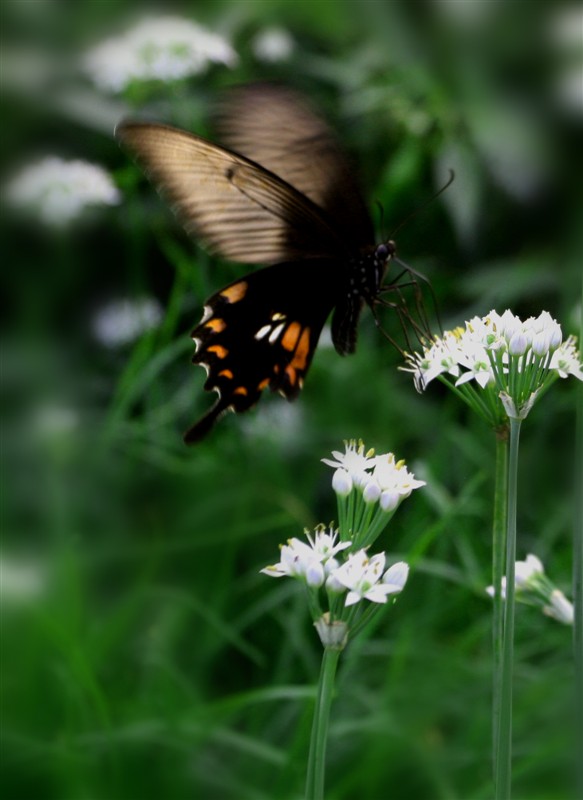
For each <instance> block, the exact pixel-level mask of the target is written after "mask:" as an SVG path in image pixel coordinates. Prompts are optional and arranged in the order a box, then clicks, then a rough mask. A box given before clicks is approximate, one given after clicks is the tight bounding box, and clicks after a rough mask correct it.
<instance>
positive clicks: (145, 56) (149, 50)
mask: <svg viewBox="0 0 583 800" xmlns="http://www.w3.org/2000/svg"><path fill="white" fill-rule="evenodd" d="M211 63H215V64H224V65H226V66H229V67H231V66H233V65H235V64H236V63H237V54H236V53H235V51H234V50H233V48H232V47H231V45H230V44H229V42H228V41H227V40H226V39H224V38H223V37H222V36H220V35H218V34H216V33H212V32H211V31H208V30H206V29H205V28H203V27H202V26H201V25H198V24H197V23H196V22H192V20H189V19H184V18H181V17H176V16H160V17H147V18H144V19H142V20H141V21H140V22H138V23H137V24H136V25H135V27H133V28H132V29H130V30H129V31H128V32H127V33H126V34H125V35H123V36H119V37H116V38H112V39H108V40H107V41H105V42H103V43H102V44H100V45H98V46H97V47H95V48H94V49H93V50H91V52H89V53H88V55H87V56H86V58H85V67H86V69H87V72H88V73H89V74H90V75H91V77H92V79H93V81H94V82H95V83H96V84H97V85H98V86H99V87H100V88H102V89H105V90H107V91H112V92H121V91H123V90H124V89H126V88H127V87H128V86H129V85H130V84H131V83H133V82H134V81H147V80H160V81H173V80H179V79H182V78H187V77H189V76H191V75H199V74H200V73H201V72H203V71H204V70H205V69H206V68H207V67H208V66H209V64H211Z"/></svg>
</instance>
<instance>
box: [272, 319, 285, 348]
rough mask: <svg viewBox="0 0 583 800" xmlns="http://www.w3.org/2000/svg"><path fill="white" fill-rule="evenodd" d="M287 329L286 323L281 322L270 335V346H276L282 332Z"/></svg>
mask: <svg viewBox="0 0 583 800" xmlns="http://www.w3.org/2000/svg"><path fill="white" fill-rule="evenodd" d="M284 328H285V322H280V323H279V325H278V326H277V328H274V329H273V330H272V332H271V333H270V334H269V342H270V344H274V342H276V341H277V340H278V339H279V337H280V336H281V332H282V330H283V329H284Z"/></svg>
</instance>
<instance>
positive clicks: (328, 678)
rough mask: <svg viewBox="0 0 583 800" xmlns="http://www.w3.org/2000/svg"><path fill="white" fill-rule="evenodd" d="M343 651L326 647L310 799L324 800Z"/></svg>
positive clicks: (313, 744) (309, 776)
mask: <svg viewBox="0 0 583 800" xmlns="http://www.w3.org/2000/svg"><path fill="white" fill-rule="evenodd" d="M341 652H342V651H341V650H340V649H338V648H332V647H326V648H324V655H323V656H322V667H321V669H320V678H319V681H318V695H317V698H316V708H315V709H314V721H313V723H312V736H311V740H310V755H309V757H308V774H307V778H306V800H323V798H324V775H325V768H326V742H327V739H328V724H329V722H330V707H331V706H332V695H333V691H334V678H335V676H336V668H337V666H338V660H339V658H340V653H341Z"/></svg>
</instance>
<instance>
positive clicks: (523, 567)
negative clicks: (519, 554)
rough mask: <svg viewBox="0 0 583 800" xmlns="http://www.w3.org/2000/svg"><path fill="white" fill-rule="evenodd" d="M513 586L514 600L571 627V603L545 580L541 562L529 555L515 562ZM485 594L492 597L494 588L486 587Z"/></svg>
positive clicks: (504, 593) (502, 587)
mask: <svg viewBox="0 0 583 800" xmlns="http://www.w3.org/2000/svg"><path fill="white" fill-rule="evenodd" d="M514 586H515V588H516V600H517V601H519V602H522V603H526V604H527V605H534V606H538V607H539V608H541V609H542V610H543V613H544V614H546V615H547V616H548V617H552V618H553V619H556V620H558V621H559V622H562V623H564V624H565V625H572V624H573V619H574V610H573V605H572V603H571V602H570V601H569V600H567V598H566V597H565V595H564V594H563V593H562V592H561V591H559V589H557V588H556V587H555V586H554V584H553V583H552V582H551V581H550V580H549V578H547V576H546V574H545V570H544V567H543V565H542V562H541V560H540V559H539V558H537V557H536V556H534V555H532V554H529V555H528V556H527V557H526V559H525V560H524V561H517V562H516V564H515V567H514ZM486 592H487V593H488V594H489V595H490V597H494V587H493V586H488V588H487V589H486ZM501 596H502V599H503V600H505V599H506V578H505V577H504V578H502V585H501Z"/></svg>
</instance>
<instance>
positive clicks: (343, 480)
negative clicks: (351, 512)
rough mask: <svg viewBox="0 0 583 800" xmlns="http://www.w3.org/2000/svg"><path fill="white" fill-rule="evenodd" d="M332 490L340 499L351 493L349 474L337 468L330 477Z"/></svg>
mask: <svg viewBox="0 0 583 800" xmlns="http://www.w3.org/2000/svg"><path fill="white" fill-rule="evenodd" d="M332 488H333V489H334V491H335V492H336V494H337V495H340V497H346V496H347V495H349V494H350V492H351V491H352V478H351V477H350V473H349V472H347V471H346V470H345V469H342V468H341V467H339V468H338V469H337V470H336V472H335V473H334V475H333V476H332Z"/></svg>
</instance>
